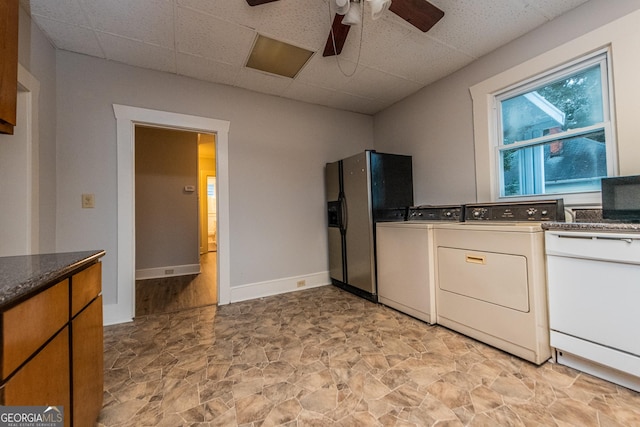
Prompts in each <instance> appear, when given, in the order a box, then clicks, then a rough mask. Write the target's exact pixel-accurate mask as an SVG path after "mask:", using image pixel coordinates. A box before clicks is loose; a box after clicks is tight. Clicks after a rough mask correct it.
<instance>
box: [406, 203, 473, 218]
mask: <svg viewBox="0 0 640 427" xmlns="http://www.w3.org/2000/svg"><path fill="white" fill-rule="evenodd" d="M463 219H464V206H414V207H410V208H409V215H408V216H407V221H462V220H463Z"/></svg>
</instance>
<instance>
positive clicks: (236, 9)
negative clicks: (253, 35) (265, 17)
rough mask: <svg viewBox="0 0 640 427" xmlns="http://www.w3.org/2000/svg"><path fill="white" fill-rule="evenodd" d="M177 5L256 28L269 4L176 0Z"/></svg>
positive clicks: (219, 0)
mask: <svg viewBox="0 0 640 427" xmlns="http://www.w3.org/2000/svg"><path fill="white" fill-rule="evenodd" d="M177 4H178V5H179V6H183V7H186V8H190V9H193V10H194V11H197V12H202V13H206V14H208V15H211V16H215V17H216V18H218V19H223V20H225V21H229V22H233V23H236V24H239V25H243V26H245V27H249V28H256V27H257V26H258V23H259V22H260V21H261V19H262V13H263V12H264V11H265V10H266V9H268V7H269V6H266V5H265V6H253V7H252V6H249V4H248V3H247V2H246V1H245V0H238V1H229V0H177Z"/></svg>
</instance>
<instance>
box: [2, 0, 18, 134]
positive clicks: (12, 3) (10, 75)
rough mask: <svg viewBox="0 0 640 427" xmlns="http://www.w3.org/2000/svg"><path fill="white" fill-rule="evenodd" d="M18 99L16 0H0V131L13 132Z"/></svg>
mask: <svg viewBox="0 0 640 427" xmlns="http://www.w3.org/2000/svg"><path fill="white" fill-rule="evenodd" d="M17 99H18V0H0V133H8V134H13V127H14V126H15V125H16V102H17Z"/></svg>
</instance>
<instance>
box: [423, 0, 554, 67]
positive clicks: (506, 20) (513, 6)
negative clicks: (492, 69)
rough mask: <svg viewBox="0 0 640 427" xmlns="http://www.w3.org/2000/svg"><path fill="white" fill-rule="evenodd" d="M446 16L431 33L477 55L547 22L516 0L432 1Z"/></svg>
mask: <svg viewBox="0 0 640 427" xmlns="http://www.w3.org/2000/svg"><path fill="white" fill-rule="evenodd" d="M433 3H434V4H435V5H437V6H439V7H440V8H445V10H446V13H445V15H444V17H443V18H442V19H441V20H440V21H439V22H438V24H436V25H435V26H434V27H433V28H432V29H431V30H430V31H429V32H428V34H429V36H431V37H434V38H435V39H437V40H440V41H442V42H445V43H446V44H448V45H451V46H454V47H456V48H457V49H459V50H460V51H461V52H465V53H467V54H469V55H471V56H473V57H474V58H478V57H480V56H482V55H484V54H486V53H489V52H490V51H492V50H494V49H496V48H497V47H499V46H501V45H503V44H505V43H506V42H507V41H510V40H513V39H515V38H517V37H519V36H521V35H523V34H525V33H527V32H529V31H531V30H532V29H534V28H535V27H537V26H539V25H542V24H543V23H545V22H546V19H545V17H544V15H542V14H541V13H540V12H538V11H537V10H535V9H534V8H530V7H527V6H526V5H525V4H523V3H522V2H520V1H514V0H492V1H489V2H488V1H482V2H480V1H477V0H458V1H456V2H450V1H443V0H439V1H435V0H434V1H433Z"/></svg>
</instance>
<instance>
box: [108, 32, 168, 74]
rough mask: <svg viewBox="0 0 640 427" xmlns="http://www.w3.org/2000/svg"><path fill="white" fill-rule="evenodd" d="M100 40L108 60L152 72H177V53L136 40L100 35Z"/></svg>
mask: <svg viewBox="0 0 640 427" xmlns="http://www.w3.org/2000/svg"><path fill="white" fill-rule="evenodd" d="M98 39H99V40H100V45H101V46H102V48H103V50H104V52H105V55H106V57H107V59H110V60H112V61H118V62H124V63H125V64H130V65H134V66H136V67H142V68H150V69H152V70H159V71H166V72H169V73H175V72H176V57H175V52H174V51H173V50H171V49H165V48H163V47H160V46H153V45H149V44H146V43H142V42H139V41H135V40H129V39H125V38H124V37H117V36H113V35H111V34H107V33H98Z"/></svg>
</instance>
